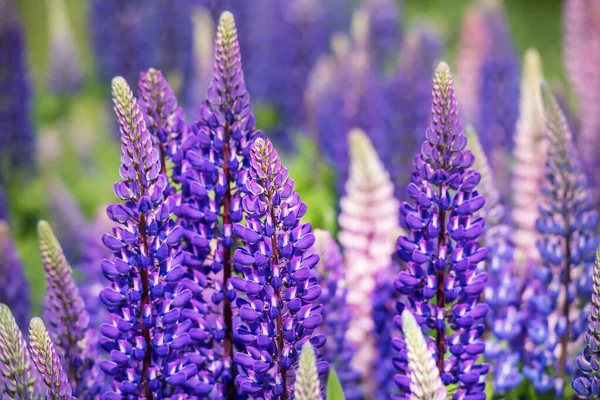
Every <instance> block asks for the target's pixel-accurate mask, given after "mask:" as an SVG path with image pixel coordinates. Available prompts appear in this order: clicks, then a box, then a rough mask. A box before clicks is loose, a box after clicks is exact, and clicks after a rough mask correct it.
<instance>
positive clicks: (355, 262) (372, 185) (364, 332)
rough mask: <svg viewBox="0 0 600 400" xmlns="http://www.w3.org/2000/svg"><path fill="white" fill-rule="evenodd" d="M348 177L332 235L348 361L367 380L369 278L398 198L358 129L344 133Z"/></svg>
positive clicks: (383, 261) (386, 263)
mask: <svg viewBox="0 0 600 400" xmlns="http://www.w3.org/2000/svg"><path fill="white" fill-rule="evenodd" d="M349 148H350V177H349V179H348V182H347V183H346V193H347V194H346V196H344V197H343V198H342V199H341V200H340V208H341V211H340V216H339V225H340V233H339V235H338V237H339V241H340V244H341V245H342V248H343V249H344V260H345V266H346V281H347V282H348V297H347V301H348V305H349V306H350V308H351V310H352V312H353V318H352V321H351V322H350V327H349V329H348V333H347V337H348V340H349V341H350V342H351V343H353V344H354V345H355V346H356V347H357V353H356V355H355V357H354V366H355V367H356V368H357V369H358V370H359V371H360V372H361V374H362V376H363V379H364V380H365V382H367V390H372V389H373V387H374V384H373V382H369V381H368V379H369V376H370V375H371V374H370V371H372V370H373V369H374V368H375V365H374V362H375V360H376V358H377V355H376V350H375V343H374V342H373V317H372V309H373V296H374V289H375V278H376V276H377V274H378V273H380V272H381V271H383V270H385V269H386V268H389V267H390V265H391V264H392V255H393V254H394V238H395V237H396V235H398V229H399V227H398V219H399V217H398V208H399V207H398V201H397V200H396V199H395V198H394V186H393V184H392V182H391V180H390V176H389V174H388V173H387V171H386V170H385V168H384V166H383V164H382V163H381V161H380V160H379V157H378V156H377V153H376V151H375V149H374V148H373V146H372V145H371V143H370V141H369V139H368V138H367V136H366V135H365V133H364V132H362V131H360V130H358V129H355V130H352V131H351V132H350V134H349Z"/></svg>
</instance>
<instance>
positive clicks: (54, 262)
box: [38, 221, 100, 397]
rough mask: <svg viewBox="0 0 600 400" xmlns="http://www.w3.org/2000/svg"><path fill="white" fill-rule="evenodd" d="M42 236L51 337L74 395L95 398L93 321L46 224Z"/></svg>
mask: <svg viewBox="0 0 600 400" xmlns="http://www.w3.org/2000/svg"><path fill="white" fill-rule="evenodd" d="M38 236H39V240H40V251H41V253H42V265H43V267H44V272H45V273H46V286H47V294H46V300H45V303H44V318H45V320H46V321H47V322H48V324H49V330H50V337H51V338H52V341H53V342H54V344H55V345H56V347H57V350H58V352H59V356H60V358H61V360H62V362H63V366H64V368H65V371H66V372H67V375H68V377H69V382H70V383H71V384H72V385H73V386H72V387H73V391H74V393H73V395H74V396H76V397H80V396H81V397H85V396H88V395H89V396H93V395H95V394H97V392H98V391H99V389H100V388H99V386H98V384H99V382H98V378H97V373H98V370H97V368H95V359H96V354H95V352H94V351H93V348H91V347H90V345H91V344H90V343H89V340H90V335H91V333H92V332H91V331H90V330H89V319H90V317H89V315H88V313H87V311H86V310H85V304H84V303H83V299H82V298H81V296H80V294H79V289H78V288H77V286H76V285H75V281H74V280H73V272H72V270H71V266H70V265H69V263H68V262H67V259H66V258H65V255H64V253H63V251H62V248H61V246H60V244H59V243H58V240H57V239H56V237H55V236H54V233H53V232H52V228H50V225H49V224H48V223H47V222H46V221H40V223H39V224H38Z"/></svg>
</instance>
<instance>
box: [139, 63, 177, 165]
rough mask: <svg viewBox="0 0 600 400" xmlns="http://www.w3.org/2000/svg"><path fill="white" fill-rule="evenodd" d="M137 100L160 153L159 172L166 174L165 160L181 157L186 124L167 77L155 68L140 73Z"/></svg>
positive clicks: (175, 159)
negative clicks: (181, 145)
mask: <svg viewBox="0 0 600 400" xmlns="http://www.w3.org/2000/svg"><path fill="white" fill-rule="evenodd" d="M138 99H139V106H140V110H141V111H142V113H143V115H144V119H145V122H146V128H147V129H148V131H149V132H150V135H151V136H152V142H153V143H154V146H155V147H156V148H157V149H158V152H159V155H160V167H161V173H162V174H167V159H169V160H174V161H175V162H178V161H181V158H182V157H183V155H182V151H181V149H180V143H181V137H182V134H183V133H184V132H183V131H184V125H185V124H184V121H183V119H184V114H183V109H182V108H181V107H178V106H177V99H176V98H175V94H174V93H173V90H172V89H171V87H170V86H169V83H168V82H167V80H166V79H165V78H164V77H163V75H162V73H161V72H160V71H158V70H156V69H154V68H150V69H149V70H147V71H144V72H142V73H141V78H140V81H139V95H138Z"/></svg>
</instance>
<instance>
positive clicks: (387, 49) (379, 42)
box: [359, 0, 433, 71]
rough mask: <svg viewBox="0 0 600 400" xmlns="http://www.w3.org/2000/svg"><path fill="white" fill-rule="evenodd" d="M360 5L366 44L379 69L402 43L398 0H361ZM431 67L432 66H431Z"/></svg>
mask: <svg viewBox="0 0 600 400" xmlns="http://www.w3.org/2000/svg"><path fill="white" fill-rule="evenodd" d="M359 4H360V7H361V8H362V9H363V10H364V12H365V13H366V14H367V18H368V22H367V25H368V32H366V34H367V36H368V37H367V38H366V40H367V42H368V43H367V46H368V47H369V49H370V52H371V54H372V57H373V60H374V64H375V65H376V66H377V68H378V69H379V70H381V71H383V70H385V69H386V67H388V66H389V63H390V61H393V60H392V59H391V57H390V55H391V54H395V53H396V51H397V50H398V48H399V47H400V43H402V30H401V26H400V23H401V21H402V19H401V15H400V6H399V2H398V1H396V0H362V1H361V2H360V3H359ZM432 69H433V68H432Z"/></svg>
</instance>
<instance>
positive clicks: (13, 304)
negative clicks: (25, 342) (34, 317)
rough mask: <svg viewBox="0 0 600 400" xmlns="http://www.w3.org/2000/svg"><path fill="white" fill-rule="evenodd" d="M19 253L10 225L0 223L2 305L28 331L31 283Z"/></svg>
mask: <svg viewBox="0 0 600 400" xmlns="http://www.w3.org/2000/svg"><path fill="white" fill-rule="evenodd" d="M24 268H25V267H24V265H23V261H21V258H20V257H19V254H18V253H17V249H16V248H15V244H14V243H13V240H12V237H11V235H10V230H9V227H8V224H7V223H6V222H5V221H0V303H3V304H6V305H8V306H9V307H10V309H11V310H12V313H13V314H14V316H15V319H16V320H17V324H18V325H19V327H20V328H21V329H23V330H24V329H26V328H27V324H28V321H29V312H30V305H31V304H30V293H29V281H28V280H27V277H26V276H25V269H24Z"/></svg>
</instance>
